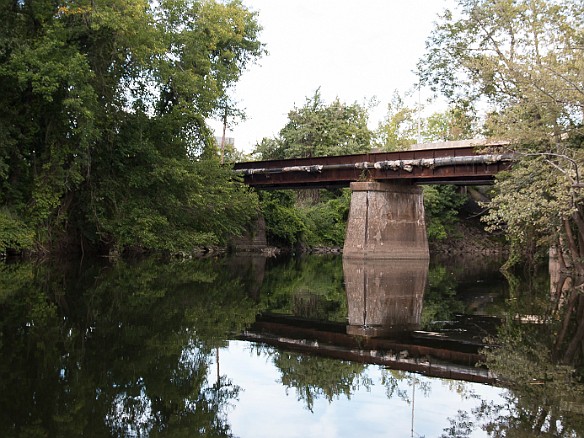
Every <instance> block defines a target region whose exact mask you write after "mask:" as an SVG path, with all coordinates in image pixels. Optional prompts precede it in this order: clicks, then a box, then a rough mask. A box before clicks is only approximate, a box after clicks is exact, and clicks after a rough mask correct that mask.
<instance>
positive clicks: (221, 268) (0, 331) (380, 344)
mask: <svg viewBox="0 0 584 438" xmlns="http://www.w3.org/2000/svg"><path fill="white" fill-rule="evenodd" d="M501 263H502V260H499V259H492V258H486V257H479V258H469V257H453V256H451V257H447V258H442V259H438V258H433V259H432V260H431V261H430V263H429V264H428V263H425V262H421V263H420V262H412V261H407V262H400V261H392V262H380V263H373V262H368V263H362V262H355V261H350V260H344V261H343V259H342V258H341V257H340V256H329V255H327V256H317V255H311V256H303V257H298V258H264V257H260V256H250V255H237V256H225V257H217V258H204V259H193V260H161V259H159V258H154V257H152V258H144V259H141V260H132V261H127V260H126V261H124V260H118V261H116V262H113V263H110V262H109V261H107V260H104V259H100V260H91V261H90V260H81V261H80V260H74V261H63V260H60V261H52V262H44V263H32V262H18V263H5V264H2V265H0V354H1V356H0V357H1V359H0V373H1V379H0V436H2V437H79V436H87V437H110V436H114V437H149V436H168V437H175V436H181V437H182V436H185V437H186V436H189V437H190V436H237V437H312V436H314V437H345V436H346V437H354V436H367V437H483V436H494V437H495V436H496V437H499V436H539V435H545V436H562V437H564V436H565V437H577V436H584V421H583V420H582V417H583V415H582V414H583V413H584V402H583V401H582V400H583V398H582V387H581V385H580V384H578V383H577V372H574V367H572V366H571V367H568V366H567V365H565V364H564V365H562V366H557V364H556V363H551V361H550V360H548V356H549V355H547V354H546V352H547V350H546V349H547V348H548V345H554V344H553V336H552V335H553V334H554V333H556V334H557V333H558V332H559V331H560V330H559V329H558V327H563V325H562V324H561V320H557V321H556V320H554V318H553V315H557V313H555V314H554V313H550V309H551V308H554V306H555V307H557V303H556V301H554V297H553V294H551V293H550V284H549V279H548V275H547V273H546V272H540V273H539V274H537V275H536V274H533V273H532V274H530V275H529V276H526V277H525V278H518V277H513V278H511V279H510V281H509V280H508V279H506V278H505V277H503V275H501V273H500V272H499V270H498V268H499V266H500V265H501ZM556 319H557V318H556ZM566 326H567V325H566ZM564 332H569V330H568V329H566V330H564V331H561V333H564ZM484 348H486V350H485V351H486V353H485V355H484V356H483V355H480V354H479V353H481V352H482V351H483V349H484ZM550 351H551V350H550ZM552 356H553V355H552ZM556 356H557V355H556ZM576 358H578V356H576ZM477 361H478V362H479V364H478V365H477ZM483 361H487V362H488V363H492V364H493V367H492V369H487V368H486V367H484V366H479V365H480V364H481V363H482V362H483ZM576 362H578V361H576ZM579 363H581V361H580V362H578V363H577V364H576V365H575V368H576V371H578V370H579V369H581V368H578V367H579V366H580V365H578V364H579Z"/></svg>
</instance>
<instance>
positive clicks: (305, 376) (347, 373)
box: [258, 347, 371, 412]
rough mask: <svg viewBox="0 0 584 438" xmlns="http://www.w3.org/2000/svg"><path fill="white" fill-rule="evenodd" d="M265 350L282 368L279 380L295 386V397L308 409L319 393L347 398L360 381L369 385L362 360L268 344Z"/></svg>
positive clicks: (330, 397)
mask: <svg viewBox="0 0 584 438" xmlns="http://www.w3.org/2000/svg"><path fill="white" fill-rule="evenodd" d="M258 348H260V347H258ZM266 353H267V354H268V355H269V356H271V357H272V360H273V362H274V365H275V366H276V367H277V368H278V369H279V370H280V372H281V378H280V382H281V383H282V384H283V385H284V386H285V387H286V388H287V389H288V388H294V389H295V390H296V395H297V396H298V400H299V401H300V400H302V401H304V402H305V403H306V407H307V409H309V410H310V411H311V412H312V409H313V407H314V402H315V400H317V399H319V398H320V397H324V398H325V399H326V400H328V401H329V402H331V401H333V399H335V398H337V399H338V398H340V397H341V396H343V395H344V396H345V397H347V398H348V399H350V398H351V395H352V393H353V392H354V391H355V390H357V389H358V388H359V386H360V385H363V386H365V387H369V386H370V385H371V379H370V378H369V377H368V376H367V375H365V374H364V372H365V368H366V366H365V365H363V364H358V363H355V362H348V361H342V360H336V359H329V358H324V357H319V356H309V355H305V354H298V353H291V352H286V351H279V350H276V349H271V348H269V349H268V351H267V352H266Z"/></svg>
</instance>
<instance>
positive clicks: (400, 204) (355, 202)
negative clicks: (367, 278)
mask: <svg viewBox="0 0 584 438" xmlns="http://www.w3.org/2000/svg"><path fill="white" fill-rule="evenodd" d="M351 191H352V194H351V209H350V212H349V222H348V224H347V234H346V237H345V246H344V248H343V257H349V258H369V259H428V258H429V257H430V255H429V249H428V237H427V235H426V221H425V218H424V204H423V199H422V188H421V187H419V186H413V185H399V184H389V183H379V182H354V183H351Z"/></svg>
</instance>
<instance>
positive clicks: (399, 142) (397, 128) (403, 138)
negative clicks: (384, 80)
mask: <svg viewBox="0 0 584 438" xmlns="http://www.w3.org/2000/svg"><path fill="white" fill-rule="evenodd" d="M416 111H417V110H416V108H414V107H412V106H408V105H406V103H405V102H404V99H403V98H402V97H401V96H400V95H399V93H398V92H397V91H395V92H394V93H393V96H392V98H391V101H390V102H389V103H388V104H387V114H386V116H385V118H384V120H383V121H382V122H380V123H379V125H378V127H377V130H376V131H375V141H374V144H375V146H376V147H378V148H379V149H381V150H383V151H399V150H404V149H408V148H409V147H410V146H411V145H413V144H415V143H416V135H417V133H418V130H419V123H421V121H420V120H416Z"/></svg>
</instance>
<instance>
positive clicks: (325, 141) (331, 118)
mask: <svg viewBox="0 0 584 438" xmlns="http://www.w3.org/2000/svg"><path fill="white" fill-rule="evenodd" d="M367 117H368V115H367V109H366V108H364V107H363V106H361V105H359V104H357V103H353V104H351V105H348V104H346V103H342V102H341V101H340V100H339V99H338V98H337V99H335V100H334V101H333V102H332V103H331V104H329V105H327V104H326V103H325V102H324V101H323V99H322V97H321V95H320V89H317V90H316V91H315V92H314V96H312V97H311V98H307V99H306V103H305V104H304V106H303V107H302V108H296V107H295V108H294V109H293V110H291V111H290V112H289V113H288V122H287V123H286V125H285V126H284V127H283V128H282V129H281V130H280V133H279V135H278V137H277V138H276V139H274V140H270V139H264V140H262V142H261V143H260V144H259V145H258V146H257V147H256V151H255V153H256V155H259V156H260V158H261V159H264V160H267V159H279V158H303V157H322V156H328V155H345V154H356V153H359V152H367V151H369V149H370V147H371V137H372V134H371V131H370V130H369V128H368V127H367Z"/></svg>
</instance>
